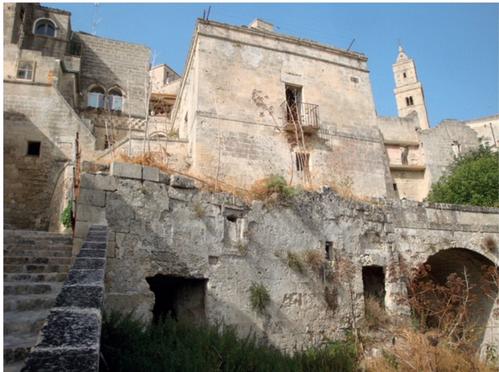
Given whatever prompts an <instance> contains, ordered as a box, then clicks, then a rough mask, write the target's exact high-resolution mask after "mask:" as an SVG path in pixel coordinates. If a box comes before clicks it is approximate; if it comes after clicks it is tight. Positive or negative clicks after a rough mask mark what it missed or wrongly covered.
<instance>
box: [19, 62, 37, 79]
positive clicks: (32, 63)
mask: <svg viewBox="0 0 499 372" xmlns="http://www.w3.org/2000/svg"><path fill="white" fill-rule="evenodd" d="M21 63H29V64H31V77H30V78H22V77H19V70H20V65H21ZM35 68H36V62H35V61H27V60H20V61H18V62H17V65H16V80H20V81H34V80H35ZM23 71H29V70H23Z"/></svg>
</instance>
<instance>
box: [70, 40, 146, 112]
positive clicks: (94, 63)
mask: <svg viewBox="0 0 499 372" xmlns="http://www.w3.org/2000/svg"><path fill="white" fill-rule="evenodd" d="M74 35H75V36H74V38H75V40H76V41H78V42H81V43H82V57H81V75H80V86H81V91H82V92H83V99H82V102H81V108H85V107H86V106H87V95H86V94H87V90H88V89H89V88H91V86H92V85H94V84H98V85H100V86H101V87H103V88H104V89H105V91H106V93H107V92H108V90H110V89H111V88H113V87H119V88H120V89H121V90H122V92H124V93H125V102H124V106H123V111H124V113H126V114H128V113H129V112H131V114H132V115H133V116H139V117H144V116H145V113H146V106H145V105H144V99H145V86H146V84H147V82H148V79H149V74H148V71H149V67H150V66H149V63H150V62H149V59H150V54H151V51H150V49H149V48H147V47H145V46H143V45H138V44H131V43H126V42H123V41H116V40H110V39H105V38H102V37H97V36H94V35H90V34H87V33H84V32H77V33H75V34H74Z"/></svg>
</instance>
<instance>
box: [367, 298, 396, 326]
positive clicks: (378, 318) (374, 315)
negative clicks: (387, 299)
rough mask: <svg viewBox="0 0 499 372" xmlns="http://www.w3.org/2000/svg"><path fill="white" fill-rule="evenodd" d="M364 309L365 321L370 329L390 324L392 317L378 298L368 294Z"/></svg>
mask: <svg viewBox="0 0 499 372" xmlns="http://www.w3.org/2000/svg"><path fill="white" fill-rule="evenodd" d="M364 309H365V310H364V322H365V326H366V327H367V328H368V329H370V330H374V329H380V328H384V327H386V326H388V325H389V324H390V317H389V316H388V314H387V313H386V311H385V309H384V308H383V306H382V305H381V304H380V301H379V300H378V299H377V298H375V297H371V296H367V297H366V298H365V300H364Z"/></svg>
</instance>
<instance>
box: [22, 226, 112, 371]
mask: <svg viewBox="0 0 499 372" xmlns="http://www.w3.org/2000/svg"><path fill="white" fill-rule="evenodd" d="M107 234H108V232H107V227H106V226H103V225H92V226H90V229H89V232H88V235H87V238H86V240H85V243H84V244H83V246H82V248H81V250H80V253H79V254H78V256H77V257H76V260H75V262H74V264H73V267H72V268H71V270H70V272H69V275H68V278H67V279H66V281H65V283H64V286H63V287H62V290H61V292H60V293H59V295H58V296H57V299H56V304H55V307H54V308H52V310H51V311H50V314H49V316H48V320H47V322H46V324H45V326H44V327H43V329H42V331H41V335H40V336H39V342H38V344H37V345H36V346H35V347H34V349H33V350H32V352H31V353H30V354H29V356H28V358H27V360H26V364H25V366H24V368H23V369H22V371H24V372H27V371H98V370H99V350H100V334H101V322H102V303H103V298H104V273H105V266H106V248H107Z"/></svg>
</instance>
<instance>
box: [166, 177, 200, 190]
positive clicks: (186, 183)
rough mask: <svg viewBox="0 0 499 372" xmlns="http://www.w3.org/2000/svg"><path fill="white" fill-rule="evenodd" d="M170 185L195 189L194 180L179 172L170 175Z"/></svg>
mask: <svg viewBox="0 0 499 372" xmlns="http://www.w3.org/2000/svg"><path fill="white" fill-rule="evenodd" d="M170 185H172V186H173V187H176V188H178V189H194V188H195V185H194V181H193V180H192V179H190V178H187V177H184V176H180V175H178V174H176V175H174V176H171V177H170Z"/></svg>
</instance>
